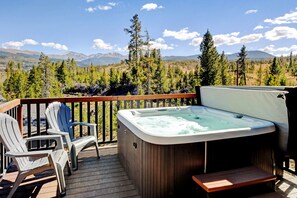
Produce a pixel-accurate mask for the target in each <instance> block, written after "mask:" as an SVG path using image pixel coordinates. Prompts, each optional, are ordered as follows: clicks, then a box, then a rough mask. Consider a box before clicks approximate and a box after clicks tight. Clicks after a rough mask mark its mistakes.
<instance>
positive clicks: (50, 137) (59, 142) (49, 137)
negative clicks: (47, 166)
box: [24, 135, 64, 149]
mask: <svg viewBox="0 0 297 198" xmlns="http://www.w3.org/2000/svg"><path fill="white" fill-rule="evenodd" d="M24 140H25V141H26V142H29V141H36V140H55V141H56V143H57V146H56V149H63V148H64V146H63V140H62V137H61V135H38V136H32V137H28V138H26V139H24Z"/></svg>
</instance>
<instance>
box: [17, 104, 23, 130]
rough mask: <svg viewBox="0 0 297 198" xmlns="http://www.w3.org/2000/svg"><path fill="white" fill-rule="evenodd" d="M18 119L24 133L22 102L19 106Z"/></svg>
mask: <svg viewBox="0 0 297 198" xmlns="http://www.w3.org/2000/svg"><path fill="white" fill-rule="evenodd" d="M17 121H18V123H19V127H20V131H21V133H22V136H23V135H24V134H23V105H22V104H20V105H18V106H17Z"/></svg>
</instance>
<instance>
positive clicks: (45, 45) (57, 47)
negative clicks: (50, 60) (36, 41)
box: [41, 42, 68, 51]
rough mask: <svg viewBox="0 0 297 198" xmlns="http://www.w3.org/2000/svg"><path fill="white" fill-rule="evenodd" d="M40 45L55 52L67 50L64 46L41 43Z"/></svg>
mask: <svg viewBox="0 0 297 198" xmlns="http://www.w3.org/2000/svg"><path fill="white" fill-rule="evenodd" d="M41 45H42V46H44V47H50V48H53V49H57V50H65V51H67V50H68V47H67V46H66V45H62V44H59V43H53V42H49V43H41Z"/></svg>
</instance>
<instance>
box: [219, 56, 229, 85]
mask: <svg viewBox="0 0 297 198" xmlns="http://www.w3.org/2000/svg"><path fill="white" fill-rule="evenodd" d="M228 63H229V62H228V60H227V59H226V56H225V53H224V51H223V52H222V54H221V56H220V63H219V65H220V79H221V82H220V83H221V84H222V85H229V82H230V78H229V75H228V67H229V64H228Z"/></svg>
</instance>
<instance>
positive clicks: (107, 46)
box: [93, 39, 113, 50]
mask: <svg viewBox="0 0 297 198" xmlns="http://www.w3.org/2000/svg"><path fill="white" fill-rule="evenodd" d="M93 42H94V44H93V48H94V49H103V50H111V49H113V47H112V46H111V45H110V44H109V43H105V42H104V41H103V40H102V39H95V40H93Z"/></svg>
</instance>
